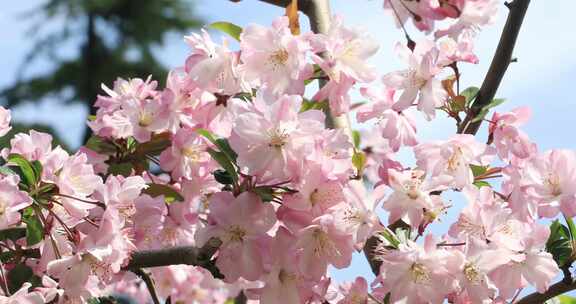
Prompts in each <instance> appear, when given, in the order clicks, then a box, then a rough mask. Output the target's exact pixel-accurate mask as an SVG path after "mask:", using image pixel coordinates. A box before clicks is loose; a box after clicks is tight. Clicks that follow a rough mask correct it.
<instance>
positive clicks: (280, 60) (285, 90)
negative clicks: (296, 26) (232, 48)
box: [240, 17, 312, 94]
mask: <svg viewBox="0 0 576 304" xmlns="http://www.w3.org/2000/svg"><path fill="white" fill-rule="evenodd" d="M240 48H241V53H240V59H241V61H242V65H241V66H240V70H241V73H242V76H243V77H245V78H244V79H246V80H247V81H249V82H251V83H253V84H255V85H258V86H264V87H266V88H267V89H268V90H270V91H271V92H273V93H274V94H297V93H302V92H303V90H304V80H305V79H306V78H308V77H309V76H310V75H311V74H312V66H311V65H310V63H308V62H307V60H306V59H307V56H308V53H309V52H310V45H309V44H308V42H307V41H306V40H305V39H303V38H302V37H300V36H293V35H292V33H290V29H289V27H288V18H287V17H279V18H277V19H275V20H274V22H273V23H272V27H271V28H266V27H263V26H260V25H256V24H251V25H248V26H247V27H246V28H245V29H244V30H243V31H242V35H241V36H240Z"/></svg>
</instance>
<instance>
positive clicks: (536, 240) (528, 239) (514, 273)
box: [490, 225, 560, 298]
mask: <svg viewBox="0 0 576 304" xmlns="http://www.w3.org/2000/svg"><path fill="white" fill-rule="evenodd" d="M527 232H528V233H527ZM525 233H526V234H524V242H523V243H524V245H525V248H524V250H522V251H521V252H520V253H518V254H516V255H515V256H513V257H512V259H511V261H510V262H509V263H508V264H505V265H503V266H500V267H499V268H497V269H496V270H494V271H493V272H492V273H491V275H490V277H491V279H492V280H493V281H494V283H495V285H496V286H497V287H498V289H499V290H500V295H501V296H502V297H504V298H510V297H511V296H513V295H514V292H515V291H516V290H517V289H519V288H524V287H525V286H527V285H528V284H530V285H533V286H534V287H536V290H537V291H538V292H540V293H543V292H545V291H546V290H547V289H548V286H549V285H550V282H551V281H552V279H554V277H556V275H557V274H558V272H559V271H560V269H559V268H558V265H557V264H556V262H555V261H554V259H553V258H552V254H550V253H548V252H545V251H543V249H544V247H545V244H546V240H547V239H548V236H549V234H550V229H548V227H546V226H541V225H535V226H534V227H533V228H532V229H530V230H527V231H525Z"/></svg>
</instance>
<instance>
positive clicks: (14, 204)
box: [0, 176, 32, 229]
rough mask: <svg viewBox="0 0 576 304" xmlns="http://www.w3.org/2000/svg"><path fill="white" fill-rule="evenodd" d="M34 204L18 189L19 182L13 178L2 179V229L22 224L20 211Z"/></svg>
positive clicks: (0, 204)
mask: <svg viewBox="0 0 576 304" xmlns="http://www.w3.org/2000/svg"><path fill="white" fill-rule="evenodd" d="M31 204H32V199H31V198H30V196H28V194H27V193H26V192H23V191H20V190H19V189H18V180H17V178H14V177H13V176H5V177H2V178H0V210H1V211H2V212H0V229H5V228H8V227H10V226H12V225H15V224H18V223H19V222H20V218H21V216H20V213H19V212H18V211H19V210H22V209H24V208H26V207H28V206H30V205H31Z"/></svg>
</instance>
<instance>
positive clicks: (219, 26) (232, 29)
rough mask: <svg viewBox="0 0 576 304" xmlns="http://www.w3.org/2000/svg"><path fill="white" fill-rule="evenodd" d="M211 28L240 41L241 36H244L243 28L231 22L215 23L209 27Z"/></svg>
mask: <svg viewBox="0 0 576 304" xmlns="http://www.w3.org/2000/svg"><path fill="white" fill-rule="evenodd" d="M208 27H209V28H212V29H215V30H219V31H221V32H224V33H226V34H228V35H229V36H230V37H232V38H234V39H236V40H237V41H240V34H242V28H241V27H239V26H237V25H236V24H233V23H230V22H223V21H221V22H214V23H212V24H210V25H208Z"/></svg>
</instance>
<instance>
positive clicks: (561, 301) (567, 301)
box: [547, 295, 576, 304]
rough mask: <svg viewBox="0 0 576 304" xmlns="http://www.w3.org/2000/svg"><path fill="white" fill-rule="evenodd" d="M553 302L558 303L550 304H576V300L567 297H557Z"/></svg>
mask: <svg viewBox="0 0 576 304" xmlns="http://www.w3.org/2000/svg"><path fill="white" fill-rule="evenodd" d="M553 300H556V301H549V302H550V303H555V304H576V298H574V297H570V296H565V295H561V296H557V297H555V298H554V299H553ZM547 303H548V302H547Z"/></svg>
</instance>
